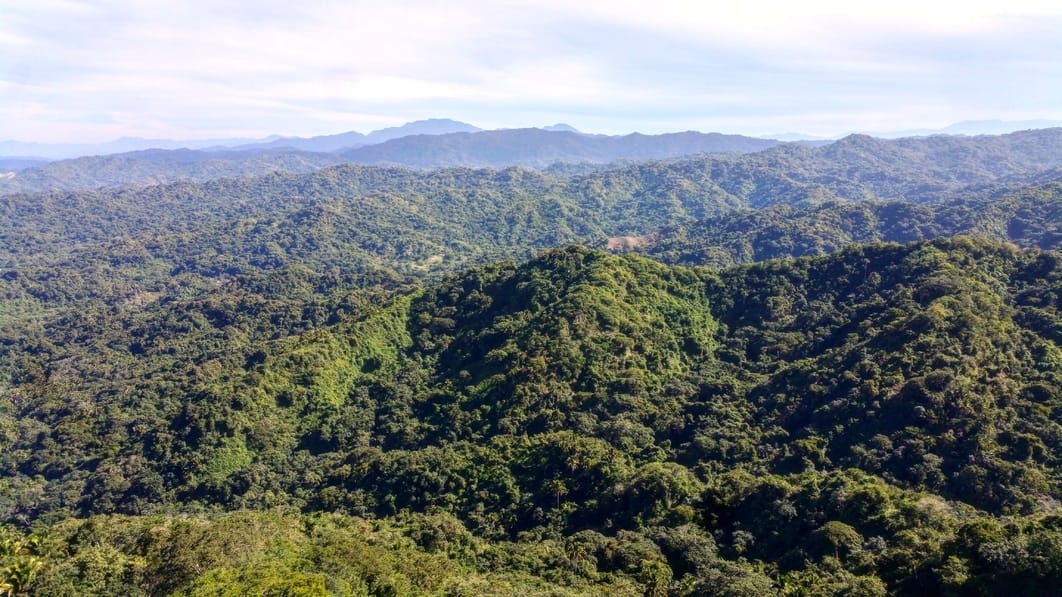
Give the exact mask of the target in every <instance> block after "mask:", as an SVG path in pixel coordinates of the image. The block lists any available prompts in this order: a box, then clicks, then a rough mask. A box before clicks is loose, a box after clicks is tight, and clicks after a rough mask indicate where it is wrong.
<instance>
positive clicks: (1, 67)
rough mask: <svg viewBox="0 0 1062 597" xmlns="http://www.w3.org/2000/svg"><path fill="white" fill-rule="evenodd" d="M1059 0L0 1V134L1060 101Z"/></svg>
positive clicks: (751, 122) (619, 118) (868, 119)
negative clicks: (785, 0)
mask: <svg viewBox="0 0 1062 597" xmlns="http://www.w3.org/2000/svg"><path fill="white" fill-rule="evenodd" d="M1060 31H1062V2H1059V1H1058V0H1048V1H1042V0H1008V1H1005V2H984V1H980V0H965V1H962V2H935V1H933V0H918V1H911V0H890V1H889V2H861V1H858V0H848V1H843V2H835V1H826V0H802V1H800V2H795V1H789V2H783V1H764V0H740V1H738V0H726V1H721V2H717V1H702V2H687V1H678V0H653V1H651V2H649V1H633V0H607V1H606V0H511V1H506V0H499V1H495V2H486V1H479V0H446V1H435V0H386V1H384V0H381V1H375V2H363V1H359V0H347V1H344V2H335V1H327V0H297V1H293V0H254V1H234V0H207V1H201V0H179V1H170V0H152V1H149V2H146V1H144V0H99V1H94V2H88V1H80V0H0V140H5V139H17V140H20V141H34V142H44V143H72V142H85V143H87V142H101V141H105V140H110V139H115V138H118V137H123V136H136V137H149V138H169V139H204V138H227V137H251V138H257V137H263V136H265V135H269V134H282V135H299V136H311V135H320V134H333V133H339V132H344V131H350V130H356V131H360V132H368V131H370V130H374V129H378V128H383V127H387V126H395V125H399V124H402V123H405V122H409V121H412V120H418V119H424V118H453V119H456V120H461V121H465V122H469V123H472V124H475V125H477V126H480V127H483V128H510V127H523V126H542V125H548V124H553V123H557V122H564V123H568V124H571V125H573V126H575V127H576V128H578V129H580V130H583V131H587V132H595V133H608V134H618V133H628V132H632V131H640V132H643V133H660V132H669V131H683V130H701V131H718V132H726V133H742V134H751V135H770V134H779V133H785V132H801V133H804V134H810V135H821V136H837V135H840V134H843V133H846V132H853V131H895V130H904V129H917V128H940V127H944V126H947V125H949V124H952V123H955V122H958V121H963V120H981V119H1002V120H1029V119H1052V120H1062V58H1060V57H1062V34H1059V32H1060Z"/></svg>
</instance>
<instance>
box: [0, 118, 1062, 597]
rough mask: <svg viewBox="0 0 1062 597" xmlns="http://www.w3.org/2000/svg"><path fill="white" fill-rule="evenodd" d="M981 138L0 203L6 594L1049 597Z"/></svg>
mask: <svg viewBox="0 0 1062 597" xmlns="http://www.w3.org/2000/svg"><path fill="white" fill-rule="evenodd" d="M1006 138H1007V137H1004V138H992V139H991V143H988V144H987V145H986V147H985V148H982V149H981V150H980V153H978V154H977V155H979V156H981V157H979V158H977V159H981V158H983V157H984V156H991V157H990V158H987V159H986V161H985V162H984V163H983V164H982V165H983V168H982V170H983V171H984V172H987V174H984V173H982V174H976V173H973V174H963V172H965V170H964V169H963V168H964V167H963V166H962V165H961V164H959V163H955V164H951V169H947V168H944V167H942V168H941V169H939V170H937V171H934V172H930V173H929V174H926V175H925V176H924V177H923V178H920V179H919V178H917V177H914V178H909V177H910V176H913V175H911V172H913V171H915V170H916V169H914V168H912V167H911V164H912V163H915V162H914V161H912V160H911V159H908V157H904V156H905V155H906V153H911V152H915V150H914V149H911V146H909V145H904V143H898V142H896V143H894V142H879V141H877V140H870V141H867V140H866V139H862V138H858V137H857V138H850V139H847V140H845V141H843V142H840V143H838V144H837V145H841V147H835V148H833V150H832V151H833V152H834V153H837V154H845V155H850V154H851V153H852V152H855V153H858V154H859V155H861V156H862V157H861V158H859V159H862V160H864V161H863V162H861V163H862V164H863V165H861V166H858V167H857V166H854V165H853V166H851V168H850V170H848V171H846V173H845V175H844V176H843V177H840V176H838V177H834V178H830V177H827V176H826V175H825V174H823V172H827V171H829V172H834V174H836V172H835V171H833V170H830V169H831V168H834V167H835V166H829V165H828V164H826V162H821V161H815V160H818V159H819V158H814V156H815V155H818V153H819V152H820V150H817V149H815V150H813V149H808V148H801V147H797V146H785V147H781V148H776V149H772V150H768V152H764V153H761V154H751V155H750V156H746V157H743V158H739V159H738V158H727V159H720V160H716V159H714V158H697V159H693V160H687V161H681V162H674V163H659V162H653V163H638V164H629V165H624V166H619V167H616V168H612V169H604V170H593V171H583V170H582V169H581V168H580V167H572V168H571V172H569V173H564V172H563V170H564V169H563V168H557V169H554V170H553V171H550V172H535V171H529V170H522V169H508V170H502V171H494V170H470V169H449V170H437V171H431V172H416V171H411V170H403V169H397V168H375V167H362V166H337V167H334V168H326V169H323V170H319V171H317V172H314V173H311V174H300V175H296V174H283V173H276V174H271V175H268V176H264V177H259V178H243V179H226V180H216V181H211V182H205V183H204V182H199V183H193V182H180V183H175V184H170V185H165V186H157V187H150V188H147V189H115V190H106V191H93V192H55V193H48V194H36V195H7V196H3V197H0V292H3V296H4V301H3V302H2V303H0V523H2V524H4V525H6V526H2V527H0V595H6V594H11V595H18V594H23V593H28V594H39V595H92V594H95V595H171V594H172V595H193V594H195V595H200V594H209V595H241V594H274V595H328V594H333V595H406V594H436V595H442V594H445V595H484V594H486V595H490V594H498V595H501V594H528V595H536V594H538V595H568V594H571V595H583V594H606V593H607V594H621V595H711V594H718V595H772V594H784V595H809V594H846V595H847V594H857V595H858V594H863V595H884V594H905V595H906V594H927V595H929V594H932V595H936V594H973V595H979V594H983V595H990V594H999V593H1003V592H1011V593H1014V594H1050V593H1051V592H1052V591H1053V590H1054V589H1055V587H1057V586H1058V583H1059V582H1060V581H1062V578H1060V573H1059V571H1060V570H1062V511H1060V506H1059V504H1060V503H1062V502H1060V500H1062V468H1060V462H1059V459H1060V457H1062V416H1060V413H1062V350H1060V343H1062V319H1060V315H1059V308H1060V307H1062V254H1060V253H1059V252H1057V251H1055V249H1057V248H1058V245H1059V240H1060V239H1062V231H1060V229H1059V226H1060V222H1062V211H1060V210H1062V206H1060V203H1059V202H1060V201H1062V185H1060V183H1059V182H1058V180H1059V179H1058V172H1057V170H1051V169H1046V170H1036V171H1035V172H1034V171H1033V170H1034V169H1033V168H1031V167H1029V168H1028V169H1025V170H1022V169H1023V168H1026V167H1025V166H1022V167H1020V168H1016V167H1013V166H1011V165H1007V164H1006V163H1004V164H996V163H994V161H995V160H996V159H997V158H998V157H999V153H998V151H997V149H998V146H999V142H998V139H1006ZM1020 138H1025V139H1027V138H1028V137H1020V135H1019V136H1018V137H1015V138H1014V139H1010V141H1008V142H1017V140H1018V139H1020ZM918 143H921V144H932V143H935V142H934V141H932V140H919V141H918ZM916 145H917V144H916ZM882 147H886V148H891V149H890V150H889V151H893V152H894V153H896V155H894V156H893V157H892V158H889V157H888V156H889V155H890V154H889V153H888V152H884V150H883V149H882ZM919 147H921V146H919ZM867 148H870V149H867ZM875 148H876V149H875ZM993 148H996V149H993ZM857 150H858V151H857ZM864 150H865V151H867V152H870V151H871V150H873V151H875V152H878V153H875V154H874V156H875V157H874V158H873V160H871V159H869V158H867V157H866V156H867V155H870V154H869V153H860V152H864ZM923 150H924V148H922V149H918V151H923ZM941 151H943V150H941ZM771 152H774V153H771ZM882 152H884V153H882ZM905 152H906V153H905ZM1047 153H1049V151H1048V150H1045V153H1044V156H1045V157H1043V159H1042V161H1041V162H1042V163H1041V165H1047V166H1046V167H1048V168H1050V166H1049V164H1047V163H1048V162H1049V161H1050V160H1049V159H1048V158H1047V157H1046V155H1047ZM809 156H810V157H809ZM783 158H784V160H783V162H777V160H782V159H783ZM845 159H846V160H847V159H849V158H848V157H846V158H845ZM853 159H854V158H853ZM934 159H935V158H934ZM727 160H731V161H727ZM755 160H761V161H764V162H765V163H766V162H768V161H771V160H775V166H771V167H768V166H764V169H763V170H757V169H755V168H752V169H746V170H742V169H740V168H737V166H733V165H735V164H739V163H742V162H743V163H746V164H748V163H752V162H753V161H755ZM807 160H810V161H807ZM890 160H891V161H890ZM853 163H855V162H853ZM871 163H873V164H876V165H875V166H870V165H867V164H871ZM963 163H965V164H967V165H969V164H972V163H973V161H966V162H963ZM725 164H730V165H731V166H733V168H735V169H731V166H725V167H724V165H725ZM816 164H817V165H816ZM824 164H826V165H824ZM775 167H776V168H777V169H774V170H771V169H770V168H775ZM990 167H991V168H990ZM874 168H877V170H874ZM919 168H922V166H920V167H919ZM971 168H972V167H971ZM989 170H991V171H989ZM1018 170H1022V173H1021V174H1020V175H1019V174H1017V171H1018ZM768 171H770V172H771V173H772V174H771V177H769V179H768V178H765V176H764V173H765V172H768ZM875 172H876V174H875ZM970 172H973V170H970ZM945 175H947V176H950V177H951V179H950V180H948V181H945V182H940V184H939V185H938V186H932V185H930V186H926V185H929V183H928V182H927V180H931V179H932V180H940V181H944V176H945ZM830 176H833V174H831V175H830ZM824 177H825V178H824ZM934 184H935V183H934ZM854 189H859V190H858V192H857V191H856V190H854ZM899 199H914V200H909V201H901V200H899ZM856 200H858V201H856ZM958 234H961V235H966V236H960V237H955V236H954V235H958ZM617 236H630V237H632V238H634V239H637V242H634V243H628V244H626V245H623V247H625V250H627V249H629V250H631V251H634V252H642V253H644V255H638V254H622V255H615V254H608V253H605V252H603V251H600V250H597V249H594V248H585V247H583V246H576V245H571V244H570V243H582V244H587V245H591V246H592V247H599V248H603V247H604V246H605V245H606V241H607V239H609V238H610V237H617ZM943 237H950V238H943ZM927 239H937V240H927ZM855 243H862V244H855ZM868 243H869V244H868ZM901 243H903V244H901ZM557 246H561V248H550V247H557ZM827 253H828V254H827ZM801 255H808V257H803V258H799V259H793V257H795V256H801ZM647 256H648V257H653V258H654V259H653V260H651V259H648V258H647ZM775 258H784V259H775ZM765 259H773V260H770V261H763V260H765ZM661 262H664V263H661ZM750 262H758V263H750ZM742 264H744V265H742ZM704 265H710V266H712V267H704Z"/></svg>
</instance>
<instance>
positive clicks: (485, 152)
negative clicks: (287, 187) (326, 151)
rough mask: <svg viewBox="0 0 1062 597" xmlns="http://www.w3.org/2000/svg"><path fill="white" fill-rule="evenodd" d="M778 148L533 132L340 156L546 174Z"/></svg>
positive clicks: (427, 141)
mask: <svg viewBox="0 0 1062 597" xmlns="http://www.w3.org/2000/svg"><path fill="white" fill-rule="evenodd" d="M777 144H778V142H777V141H771V140H767V139H755V138H752V137H743V136H741V135H723V134H720V133H696V132H685V133H668V134H663V135H642V134H638V133H634V134H631V135H624V136H607V135H583V134H580V133H577V132H572V131H567V130H552V131H551V130H544V129H537V128H530V129H509V130H497V131H480V132H478V133H472V134H469V133H455V134H450V135H436V136H431V137H425V136H419V135H418V136H410V137H403V138H400V139H394V140H392V141H388V142H386V143H380V144H378V145H371V146H366V147H359V148H357V149H352V150H349V151H345V152H343V153H342V155H343V157H344V158H346V159H348V160H350V161H351V162H354V163H358V164H387V165H401V166H413V167H418V168H438V167H448V166H469V167H475V168H483V167H495V168H504V167H507V166H528V167H534V168H543V167H546V166H549V165H551V164H554V163H556V162H597V163H608V162H614V161H617V160H649V159H666V158H675V157H681V156H687V155H691V154H699V153H725V152H740V153H746V152H751V151H758V150H762V149H766V148H768V147H772V146H774V145H777Z"/></svg>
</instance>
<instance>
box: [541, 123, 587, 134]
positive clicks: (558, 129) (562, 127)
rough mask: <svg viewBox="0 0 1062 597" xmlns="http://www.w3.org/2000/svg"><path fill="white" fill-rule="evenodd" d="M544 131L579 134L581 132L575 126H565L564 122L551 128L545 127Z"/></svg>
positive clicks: (550, 126)
mask: <svg viewBox="0 0 1062 597" xmlns="http://www.w3.org/2000/svg"><path fill="white" fill-rule="evenodd" d="M542 130H544V131H552V132H565V133H578V132H579V129H577V128H575V127H574V126H572V125H570V124H565V123H563V122H558V123H557V124H551V125H549V126H544V127H542Z"/></svg>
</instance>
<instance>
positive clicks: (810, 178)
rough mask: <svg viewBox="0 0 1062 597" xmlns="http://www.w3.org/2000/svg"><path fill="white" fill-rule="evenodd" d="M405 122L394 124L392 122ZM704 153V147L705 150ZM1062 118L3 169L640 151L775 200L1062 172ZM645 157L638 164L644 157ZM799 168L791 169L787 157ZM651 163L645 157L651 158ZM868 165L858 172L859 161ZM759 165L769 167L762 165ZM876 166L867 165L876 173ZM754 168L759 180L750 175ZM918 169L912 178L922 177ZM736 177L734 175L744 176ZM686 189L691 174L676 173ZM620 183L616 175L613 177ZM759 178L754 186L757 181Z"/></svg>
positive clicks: (80, 185)
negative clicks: (1011, 128)
mask: <svg viewBox="0 0 1062 597" xmlns="http://www.w3.org/2000/svg"><path fill="white" fill-rule="evenodd" d="M392 134H393V133H392ZM696 156H701V157H700V158H697V157H696ZM1060 156H1062V128H1055V129H1043V130H1035V131H1023V132H1017V133H1011V134H1008V135H1000V136H980V137H963V136H932V137H913V138H904V139H893V140H890V139H879V138H874V137H870V136H867V135H849V136H848V137H845V138H844V139H841V140H839V141H834V142H830V143H825V144H819V143H809V144H805V143H780V142H778V141H773V140H765V139H755V138H752V137H743V136H740V135H721V134H717V133H712V134H704V133H694V132H687V133H672V134H666V135H640V134H632V135H625V136H621V137H620V136H616V137H610V136H604V135H586V134H581V133H573V132H570V131H563V130H561V131H547V130H543V129H510V130H497V131H481V132H475V133H468V132H457V133H448V134H438V135H428V134H420V135H410V136H405V137H399V138H395V139H391V140H389V141H385V142H383V143H377V144H375V145H365V146H362V147H358V148H354V149H349V150H345V151H339V152H309V151H295V150H291V149H288V148H251V149H227V150H217V151H205V150H189V149H182V150H147V151H138V152H129V153H123V154H117V155H110V156H90V157H82V158H77V159H73V160H61V161H56V162H51V163H47V164H44V165H38V166H35V167H30V168H26V169H24V170H21V171H18V172H14V173H9V174H7V175H5V176H4V177H3V178H0V194H10V193H17V192H39V191H73V190H86V189H97V188H114V187H121V186H148V185H155V184H165V183H172V182H178V181H190V182H195V181H208V180H217V179H222V178H243V177H248V176H261V175H264V174H270V173H273V172H285V173H290V174H304V173H310V172H314V171H316V170H319V169H321V168H324V167H328V166H334V165H338V164H364V165H377V166H382V165H389V166H401V167H406V168H441V167H473V168H483V167H490V168H498V169H501V168H508V167H512V166H521V167H530V168H536V169H540V170H543V171H545V172H549V173H551V174H554V175H574V174H579V173H581V174H588V173H590V172H594V171H598V170H607V171H611V172H619V171H622V170H624V169H625V168H626V167H627V166H628V165H630V163H631V162H635V163H636V162H639V161H645V160H656V161H675V162H678V161H682V162H685V163H686V164H687V165H686V166H683V165H682V164H675V165H676V167H678V168H680V169H682V168H686V169H689V168H692V169H693V170H691V172H690V176H692V177H693V178H703V177H704V176H708V177H709V178H710V179H711V180H713V181H714V183H713V184H718V185H721V186H722V187H723V188H724V189H727V192H728V193H731V194H734V195H735V196H741V197H744V198H745V199H744V200H747V201H748V203H749V205H751V206H753V207H763V206H765V205H770V204H773V203H775V202H777V201H778V199H779V197H803V198H808V199H811V198H824V197H825V196H826V195H832V196H836V197H838V198H844V199H850V200H858V199H867V198H872V197H876V198H881V199H901V198H902V199H907V200H911V201H926V200H930V199H932V198H934V197H937V196H938V195H939V194H940V193H941V192H943V191H946V190H948V189H952V188H954V187H955V186H956V185H968V184H985V183H992V182H997V181H998V182H1007V181H1011V180H1020V181H1024V182H1028V183H1033V182H1042V180H1040V177H1046V178H1044V179H1043V180H1055V179H1057V174H1056V171H1057V169H1059V168H1062V157H1060ZM635 165H636V164H635ZM781 166H785V170H786V172H787V175H786V176H784V177H781V178H779V177H778V176H777V171H778V168H779V167H781ZM638 167H644V164H643V165H642V166H638ZM853 167H856V171H857V172H860V173H863V174H861V175H860V176H866V177H867V178H865V179H862V178H859V177H858V176H857V177H855V178H852V176H851V175H850V172H849V171H850V170H851V169H852V168H853ZM753 172H759V173H761V174H762V175H756V176H752V177H751V178H750V173H753ZM868 172H870V173H872V174H866V173H868ZM750 180H755V181H756V183H755V184H753V185H752V186H751V187H748V185H749V184H750ZM911 180H915V181H917V182H916V183H914V184H912V183H911V182H910V181H911ZM731 182H733V183H734V184H733V185H732V184H731ZM668 184H672V185H673V186H675V191H676V192H679V193H684V192H685V191H683V190H682V188H681V187H682V185H681V184H679V183H678V182H674V181H672V182H671V183H668ZM613 186H614V185H613ZM746 187H748V188H746Z"/></svg>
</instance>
